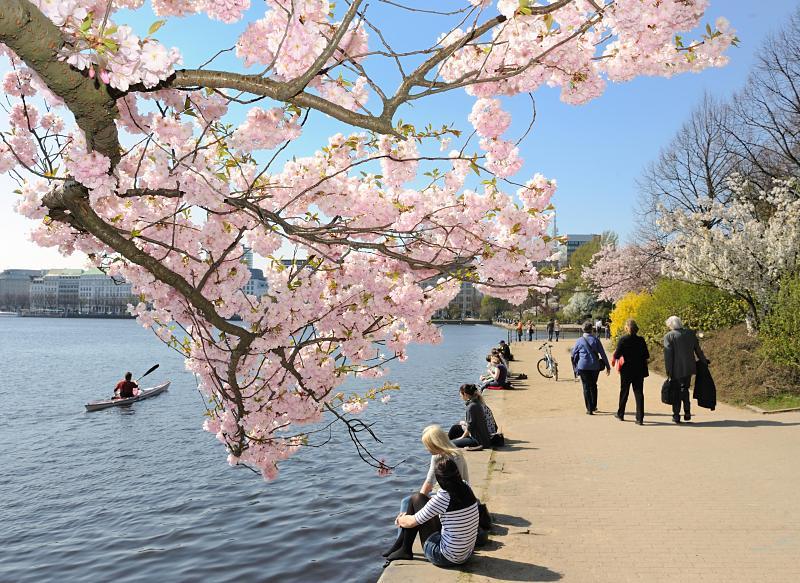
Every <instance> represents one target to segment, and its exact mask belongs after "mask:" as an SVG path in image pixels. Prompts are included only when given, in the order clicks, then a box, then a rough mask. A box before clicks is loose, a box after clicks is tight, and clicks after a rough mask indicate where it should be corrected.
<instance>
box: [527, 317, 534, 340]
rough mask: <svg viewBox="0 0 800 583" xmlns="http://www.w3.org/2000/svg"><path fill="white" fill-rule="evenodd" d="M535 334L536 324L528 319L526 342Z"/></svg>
mask: <svg viewBox="0 0 800 583" xmlns="http://www.w3.org/2000/svg"><path fill="white" fill-rule="evenodd" d="M535 335H536V324H534V323H533V322H532V321H531V320H528V342H533V337H534V336H535Z"/></svg>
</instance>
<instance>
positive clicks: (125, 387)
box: [114, 372, 139, 399]
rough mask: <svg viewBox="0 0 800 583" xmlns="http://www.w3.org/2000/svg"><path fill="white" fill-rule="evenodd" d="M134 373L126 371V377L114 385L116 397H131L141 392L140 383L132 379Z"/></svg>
mask: <svg viewBox="0 0 800 583" xmlns="http://www.w3.org/2000/svg"><path fill="white" fill-rule="evenodd" d="M132 377H133V375H132V374H131V373H129V372H126V373H125V379H124V380H121V381H120V382H118V383H117V386H116V387H114V398H115V399H130V398H131V397H135V396H136V395H138V394H139V385H137V384H136V383H135V382H133V381H132V380H131V378H132Z"/></svg>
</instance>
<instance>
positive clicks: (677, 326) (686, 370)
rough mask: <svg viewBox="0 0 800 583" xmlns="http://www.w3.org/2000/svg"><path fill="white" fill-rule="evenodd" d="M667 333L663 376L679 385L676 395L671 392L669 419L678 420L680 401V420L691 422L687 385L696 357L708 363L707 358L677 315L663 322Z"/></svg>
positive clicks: (695, 367)
mask: <svg viewBox="0 0 800 583" xmlns="http://www.w3.org/2000/svg"><path fill="white" fill-rule="evenodd" d="M665 324H666V326H667V328H669V332H667V334H666V335H665V336H664V369H665V370H666V371H667V378H668V379H670V380H671V381H674V382H675V383H676V384H677V385H679V386H680V390H679V394H678V395H673V399H672V421H673V422H674V423H680V422H681V403H683V420H684V421H691V419H692V411H691V404H690V397H689V386H690V385H691V382H692V375H693V374H695V373H696V372H697V362H696V360H695V358H697V360H700V361H701V362H703V363H705V364H706V365H707V364H708V359H707V358H706V355H705V354H703V351H702V350H701V349H700V342H699V341H698V340H697V335H696V334H695V333H694V332H693V331H692V330H689V329H688V328H684V327H683V322H681V319H680V318H679V317H678V316H670V317H669V318H667V321H666V322H665Z"/></svg>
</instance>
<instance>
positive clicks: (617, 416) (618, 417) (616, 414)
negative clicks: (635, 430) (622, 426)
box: [614, 413, 625, 421]
mask: <svg viewBox="0 0 800 583" xmlns="http://www.w3.org/2000/svg"><path fill="white" fill-rule="evenodd" d="M614 417H616V418H617V419H619V420H620V421H625V418H624V417H623V416H622V415H620V414H619V413H614Z"/></svg>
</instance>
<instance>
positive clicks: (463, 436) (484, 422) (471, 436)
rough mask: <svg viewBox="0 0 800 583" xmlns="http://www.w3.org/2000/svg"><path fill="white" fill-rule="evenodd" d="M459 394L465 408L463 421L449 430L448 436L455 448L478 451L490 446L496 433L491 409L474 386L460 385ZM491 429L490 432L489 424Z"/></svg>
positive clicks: (495, 424)
mask: <svg viewBox="0 0 800 583" xmlns="http://www.w3.org/2000/svg"><path fill="white" fill-rule="evenodd" d="M459 394H460V395H461V398H462V399H463V400H464V404H465V405H466V407H467V411H466V416H465V421H463V422H461V423H457V424H456V425H453V426H452V427H451V428H450V431H449V433H448V436H449V437H450V439H451V440H452V442H453V445H455V446H456V447H464V448H466V449H469V450H480V449H483V448H485V447H486V448H488V447H491V446H492V434H493V433H497V423H496V422H495V420H494V415H493V414H492V411H491V409H489V406H488V405H487V404H486V403H485V401H484V400H483V397H481V394H480V391H478V387H476V386H475V385H469V384H467V385H461V387H460V388H459ZM490 423H491V425H492V429H494V431H490V430H489V429H490V427H489V424H490Z"/></svg>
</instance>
